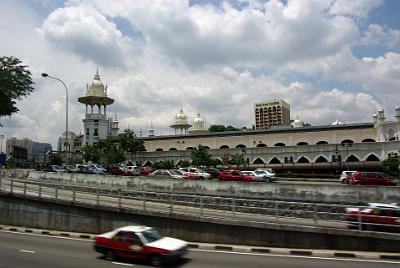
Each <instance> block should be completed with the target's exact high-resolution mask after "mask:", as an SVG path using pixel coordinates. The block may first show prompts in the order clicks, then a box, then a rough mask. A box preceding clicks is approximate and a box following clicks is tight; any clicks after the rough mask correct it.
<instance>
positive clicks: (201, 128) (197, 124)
mask: <svg viewBox="0 0 400 268" xmlns="http://www.w3.org/2000/svg"><path fill="white" fill-rule="evenodd" d="M189 133H190V134H201V133H207V129H206V122H205V121H204V119H203V118H201V117H200V111H197V116H196V117H195V118H194V119H193V126H192V127H191V128H190V130H189Z"/></svg>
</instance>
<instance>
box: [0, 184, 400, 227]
mask: <svg viewBox="0 0 400 268" xmlns="http://www.w3.org/2000/svg"><path fill="white" fill-rule="evenodd" d="M0 191H1V192H6V193H12V194H19V195H23V196H36V197H38V198H41V199H46V200H50V201H51V200H64V201H69V202H73V203H77V204H79V203H81V204H92V205H96V206H108V207H116V208H120V209H122V208H123V209H132V210H135V211H139V212H156V213H160V214H175V215H189V216H194V217H199V218H204V219H206V218H215V219H227V220H233V221H247V222H259V223H285V224H292V225H302V226H319V227H327V228H347V227H350V228H353V229H358V230H363V229H367V230H372V229H376V228H380V227H385V228H390V227H393V228H396V227H397V228H399V225H391V224H384V223H380V221H379V220H378V221H377V222H366V221H364V220H363V219H362V217H361V215H360V214H358V215H352V216H351V217H349V215H347V214H346V213H345V209H346V208H347V207H349V206H351V207H352V208H356V209H362V208H363V207H361V206H354V205H352V204H349V205H345V204H321V203H310V202H293V201H283V200H261V199H245V198H228V197H215V196H204V195H188V194H177V193H161V192H154V191H135V190H122V189H109V188H97V187H88V186H74V185H65V184H55V183H45V182H37V181H26V180H18V179H8V178H0ZM375 217H377V218H378V219H379V217H380V216H375ZM387 218H388V217H382V219H387ZM375 219H376V218H375ZM399 229H400V228H399Z"/></svg>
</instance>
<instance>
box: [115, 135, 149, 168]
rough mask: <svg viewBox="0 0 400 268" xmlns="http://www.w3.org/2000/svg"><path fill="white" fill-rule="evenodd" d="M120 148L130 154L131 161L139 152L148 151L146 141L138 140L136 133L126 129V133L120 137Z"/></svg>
mask: <svg viewBox="0 0 400 268" xmlns="http://www.w3.org/2000/svg"><path fill="white" fill-rule="evenodd" d="M119 147H120V148H121V149H122V150H123V151H125V152H128V153H130V155H131V158H130V159H131V160H132V159H133V155H134V154H135V155H136V153H137V152H143V151H146V148H145V146H144V141H143V140H139V139H137V137H136V135H135V133H134V132H133V131H132V130H130V129H126V130H125V131H124V133H122V134H120V135H119Z"/></svg>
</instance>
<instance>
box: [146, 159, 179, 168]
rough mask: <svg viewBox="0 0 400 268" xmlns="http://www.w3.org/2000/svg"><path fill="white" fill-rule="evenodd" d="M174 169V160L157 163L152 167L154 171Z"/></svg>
mask: <svg viewBox="0 0 400 268" xmlns="http://www.w3.org/2000/svg"><path fill="white" fill-rule="evenodd" d="M174 167H175V165H174V161H172V160H166V161H157V162H155V163H154V164H153V165H152V168H153V169H172V168H174Z"/></svg>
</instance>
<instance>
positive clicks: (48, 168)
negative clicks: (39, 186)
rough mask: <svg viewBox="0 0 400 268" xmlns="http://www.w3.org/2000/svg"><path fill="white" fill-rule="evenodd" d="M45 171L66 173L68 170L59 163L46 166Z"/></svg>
mask: <svg viewBox="0 0 400 268" xmlns="http://www.w3.org/2000/svg"><path fill="white" fill-rule="evenodd" d="M43 171H47V172H57V173H66V172H67V171H66V170H65V168H63V167H62V166H59V165H48V166H46V167H45V168H44V170H43Z"/></svg>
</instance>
